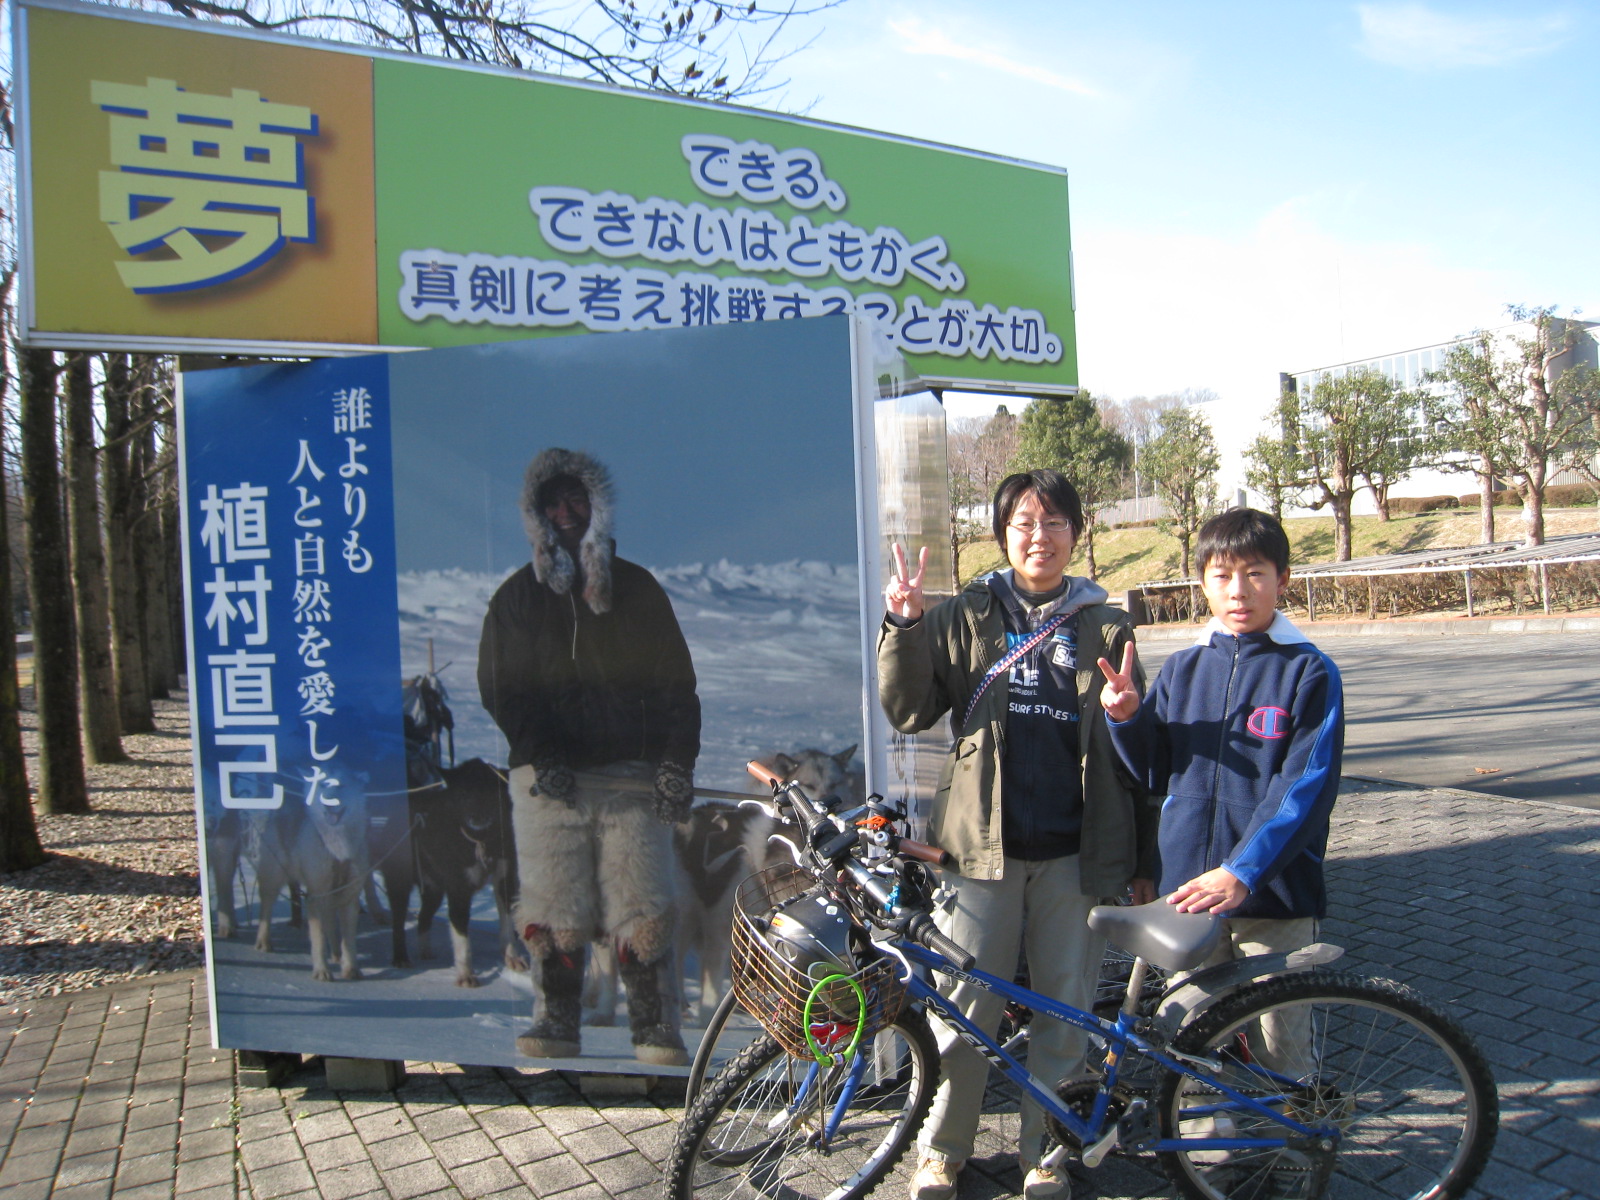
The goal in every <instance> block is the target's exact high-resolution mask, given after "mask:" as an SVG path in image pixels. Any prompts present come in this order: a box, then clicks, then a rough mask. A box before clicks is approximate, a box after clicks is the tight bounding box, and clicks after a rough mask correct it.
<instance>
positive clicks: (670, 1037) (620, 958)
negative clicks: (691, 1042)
mask: <svg viewBox="0 0 1600 1200" xmlns="http://www.w3.org/2000/svg"><path fill="white" fill-rule="evenodd" d="M671 964H672V956H671V955H667V956H666V957H665V958H664V959H661V960H658V961H656V962H641V961H640V960H639V959H638V957H637V956H635V955H634V954H633V953H632V951H631V950H630V949H629V948H628V947H626V946H619V947H618V948H617V970H618V973H619V974H620V975H621V976H622V986H623V987H624V988H626V989H627V993H628V1027H629V1029H631V1030H632V1032H633V1055H634V1057H635V1058H637V1059H638V1060H639V1061H640V1062H642V1063H649V1064H650V1065H651V1066H655V1067H681V1066H683V1065H684V1064H686V1063H687V1062H688V1061H689V1054H688V1051H687V1050H685V1049H684V1046H683V1035H682V1034H680V1033H679V1032H678V1012H677V1009H678V1005H677V1001H676V999H675V998H674V996H673V994H672V989H671V988H670V986H668V985H667V983H666V981H665V980H664V979H663V978H662V976H663V974H664V969H665V968H669V967H670V966H671Z"/></svg>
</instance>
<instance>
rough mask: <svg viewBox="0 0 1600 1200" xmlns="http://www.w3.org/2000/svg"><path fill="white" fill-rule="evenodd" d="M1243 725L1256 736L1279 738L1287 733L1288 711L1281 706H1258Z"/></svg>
mask: <svg viewBox="0 0 1600 1200" xmlns="http://www.w3.org/2000/svg"><path fill="white" fill-rule="evenodd" d="M1245 726H1246V727H1247V728H1248V729H1249V730H1250V732H1251V733H1253V734H1255V735H1256V736H1257V737H1258V738H1268V739H1271V738H1281V737H1287V736H1288V734H1289V713H1288V711H1287V710H1285V709H1282V708H1258V709H1256V710H1255V712H1253V713H1251V714H1250V719H1249V720H1248V721H1246V722H1245Z"/></svg>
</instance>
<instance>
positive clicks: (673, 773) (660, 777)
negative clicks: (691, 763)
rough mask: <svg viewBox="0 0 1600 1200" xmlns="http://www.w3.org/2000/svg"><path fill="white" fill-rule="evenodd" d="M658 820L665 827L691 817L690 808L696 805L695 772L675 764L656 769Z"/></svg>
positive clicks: (664, 764) (654, 797)
mask: <svg viewBox="0 0 1600 1200" xmlns="http://www.w3.org/2000/svg"><path fill="white" fill-rule="evenodd" d="M652 798H653V799H654V801H655V806H656V820H658V821H660V822H661V823H662V824H663V825H676V824H677V823H678V822H679V821H683V820H686V819H687V818H688V816H689V806H690V805H692V804H693V803H694V772H693V771H691V770H689V769H688V768H687V767H681V766H679V765H678V764H677V763H675V762H664V763H662V764H661V765H660V766H659V767H657V768H656V786H655V794H654V796H653V797H652Z"/></svg>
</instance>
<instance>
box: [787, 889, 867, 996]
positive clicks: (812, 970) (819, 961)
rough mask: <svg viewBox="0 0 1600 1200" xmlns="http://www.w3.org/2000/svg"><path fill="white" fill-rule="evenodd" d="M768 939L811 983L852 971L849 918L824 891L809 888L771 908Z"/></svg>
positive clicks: (853, 969)
mask: <svg viewBox="0 0 1600 1200" xmlns="http://www.w3.org/2000/svg"><path fill="white" fill-rule="evenodd" d="M767 943H768V945H770V946H771V947H772V949H773V952H774V953H775V954H777V956H778V957H779V958H781V959H782V960H783V961H784V962H786V963H788V964H789V965H790V966H792V967H794V968H795V970H797V971H799V972H800V973H801V974H802V975H804V976H805V977H806V978H808V979H810V980H811V981H812V982H813V983H820V982H821V981H822V980H824V979H826V978H827V977H828V976H829V975H849V974H851V973H853V972H854V971H855V966H854V965H853V964H852V961H851V960H852V955H851V953H850V918H849V917H848V916H847V915H846V914H845V911H844V910H843V909H842V908H840V907H839V905H838V904H836V903H835V902H834V901H833V899H832V898H831V897H829V896H828V895H827V893H825V892H822V891H820V890H819V891H811V892H807V893H806V894H805V895H803V896H800V897H797V898H796V899H794V900H790V901H789V902H788V903H787V904H780V905H779V906H778V907H777V908H775V909H773V910H772V914H771V916H770V917H769V918H768V924H767Z"/></svg>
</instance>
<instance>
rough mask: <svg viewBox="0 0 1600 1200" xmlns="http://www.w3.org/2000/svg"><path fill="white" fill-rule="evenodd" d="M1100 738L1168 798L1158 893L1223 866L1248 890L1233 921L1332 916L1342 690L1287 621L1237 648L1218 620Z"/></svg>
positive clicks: (1321, 657)
mask: <svg viewBox="0 0 1600 1200" xmlns="http://www.w3.org/2000/svg"><path fill="white" fill-rule="evenodd" d="M1107 726H1108V727H1109V729H1110V731H1111V740H1112V744H1113V745H1115V746H1116V749H1117V754H1118V756H1119V757H1120V758H1121V759H1122V762H1123V765H1124V766H1126V767H1127V768H1128V769H1129V770H1130V771H1131V772H1132V773H1133V775H1134V778H1136V779H1139V780H1141V781H1144V782H1145V783H1146V785H1147V786H1148V788H1149V790H1150V791H1151V792H1154V793H1156V794H1163V793H1164V794H1165V795H1166V800H1165V802H1164V803H1163V804H1162V807H1161V827H1160V834H1159V846H1160V852H1161V875H1160V890H1161V892H1162V893H1163V894H1165V893H1168V892H1171V891H1172V890H1173V889H1174V888H1177V887H1180V886H1181V885H1183V884H1184V883H1187V882H1188V881H1189V880H1191V879H1193V878H1194V877H1195V876H1197V875H1200V874H1203V873H1204V872H1206V871H1210V870H1213V869H1215V868H1216V867H1226V868H1227V869H1228V870H1229V871H1231V872H1232V873H1233V874H1234V875H1236V876H1238V878H1239V879H1240V881H1241V882H1243V883H1244V885H1245V886H1246V887H1248V888H1249V889H1250V895H1249V896H1248V897H1247V898H1246V899H1245V901H1244V903H1243V904H1241V905H1240V906H1239V907H1238V908H1237V909H1234V910H1233V911H1232V912H1230V913H1229V914H1228V915H1229V916H1230V917H1272V918H1292V917H1321V916H1325V915H1326V914H1327V893H1326V889H1325V888H1324V885H1323V879H1322V859H1323V855H1324V854H1325V853H1326V851H1327V846H1328V819H1329V816H1330V814H1331V813H1332V811H1333V802H1334V799H1335V798H1336V797H1337V795H1338V791H1339V765H1340V759H1341V757H1342V755H1343V751H1344V688H1343V685H1342V683H1341V681H1340V678H1339V669H1338V668H1337V667H1336V666H1334V664H1333V660H1332V659H1330V658H1329V657H1328V656H1327V655H1326V654H1324V653H1322V651H1320V650H1318V649H1317V648H1316V647H1315V646H1313V645H1312V644H1311V642H1310V641H1309V640H1308V639H1307V638H1306V636H1305V635H1304V634H1303V633H1301V632H1300V631H1299V630H1298V629H1296V628H1295V627H1294V625H1293V624H1292V623H1291V622H1290V621H1289V619H1288V618H1287V617H1285V616H1284V615H1283V614H1282V613H1278V614H1277V615H1276V616H1275V618H1274V620H1273V623H1272V625H1271V626H1270V627H1269V628H1268V629H1267V630H1266V631H1264V632H1262V633H1247V634H1242V635H1239V636H1235V635H1233V634H1230V633H1228V632H1226V631H1225V630H1223V629H1222V627H1221V626H1220V625H1219V624H1218V623H1217V622H1215V621H1213V622H1212V624H1211V626H1210V627H1208V628H1207V629H1206V631H1205V633H1203V634H1202V635H1201V640H1200V641H1199V643H1198V644H1196V645H1194V646H1191V647H1188V648H1186V649H1184V650H1180V651H1178V653H1176V654H1174V655H1173V656H1172V657H1171V658H1169V659H1167V661H1166V662H1165V663H1164V664H1163V665H1162V668H1161V674H1160V676H1159V677H1158V678H1157V679H1156V681H1155V684H1154V685H1153V686H1152V687H1151V689H1150V694H1149V695H1148V696H1146V697H1145V699H1144V702H1143V703H1142V704H1141V705H1140V706H1139V711H1138V712H1136V713H1135V714H1134V715H1133V716H1132V717H1131V718H1129V719H1128V720H1127V721H1122V722H1118V721H1107Z"/></svg>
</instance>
